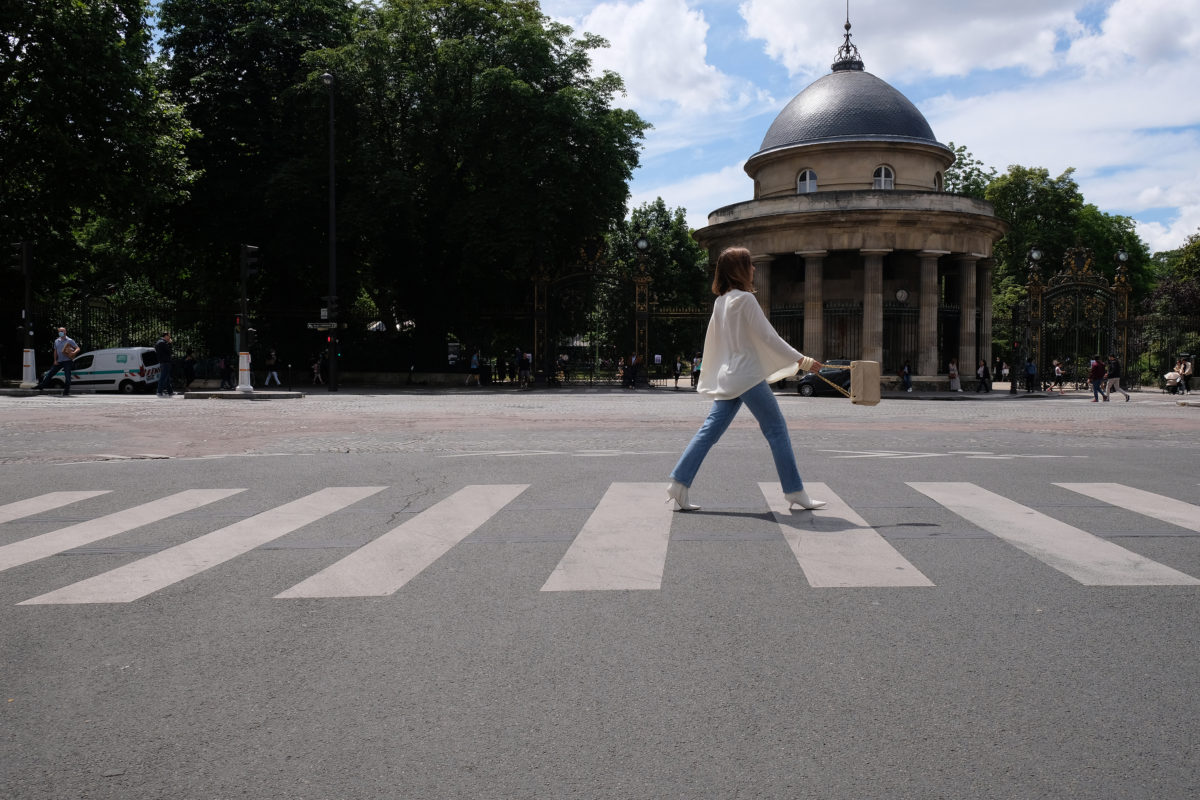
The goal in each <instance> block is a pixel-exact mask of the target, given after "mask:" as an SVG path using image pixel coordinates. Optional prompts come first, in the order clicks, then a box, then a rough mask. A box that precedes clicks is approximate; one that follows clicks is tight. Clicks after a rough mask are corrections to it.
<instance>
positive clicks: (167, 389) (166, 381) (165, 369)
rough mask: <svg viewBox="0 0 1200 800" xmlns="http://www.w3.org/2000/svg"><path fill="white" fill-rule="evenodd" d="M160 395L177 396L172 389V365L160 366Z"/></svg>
mask: <svg viewBox="0 0 1200 800" xmlns="http://www.w3.org/2000/svg"><path fill="white" fill-rule="evenodd" d="M158 394H160V395H164V394H175V392H174V391H173V390H172V389H171V365H170V364H159V365H158Z"/></svg>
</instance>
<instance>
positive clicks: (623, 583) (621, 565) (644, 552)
mask: <svg viewBox="0 0 1200 800" xmlns="http://www.w3.org/2000/svg"><path fill="white" fill-rule="evenodd" d="M673 508H674V504H673V503H669V502H667V484H666V482H665V481H663V482H658V483H614V484H612V485H610V486H609V487H608V491H606V492H605V493H604V497H602V498H600V503H599V504H598V505H597V506H596V508H595V510H594V511H592V515H591V516H590V517H588V520H587V522H585V523H584V525H583V529H582V530H581V531H580V532H579V535H578V536H576V537H575V540H574V541H573V542H571V546H570V547H569V548H567V552H566V554H564V555H563V557H562V560H561V561H559V562H558V566H557V567H555V568H554V572H552V573H551V574H550V577H549V578H548V579H547V580H546V583H545V584H544V585H543V586H542V591H543V592H580V591H595V590H600V591H614V590H617V591H619V590H622V589H652V590H653V589H660V588H661V587H662V576H663V570H664V569H665V567H666V563H667V541H668V540H669V539H670V537H671V519H672V509H673Z"/></svg>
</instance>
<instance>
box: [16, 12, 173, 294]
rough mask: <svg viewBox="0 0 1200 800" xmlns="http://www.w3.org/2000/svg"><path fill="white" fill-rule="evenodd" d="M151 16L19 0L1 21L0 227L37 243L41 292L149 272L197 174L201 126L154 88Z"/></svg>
mask: <svg viewBox="0 0 1200 800" xmlns="http://www.w3.org/2000/svg"><path fill="white" fill-rule="evenodd" d="M147 12H148V3H147V2H146V1H145V0H110V1H109V2H80V0H37V2H33V1H32V0H23V1H22V2H10V3H6V4H5V5H4V11H3V13H2V14H0V30H3V31H4V34H5V35H4V36H3V37H0V93H2V96H0V198H3V207H2V212H3V216H2V217H0V229H2V233H3V235H4V236H5V237H7V238H6V239H5V241H17V240H25V241H31V242H33V243H34V264H35V266H36V271H35V285H36V288H37V289H39V290H40V292H44V293H47V294H54V293H57V292H59V291H60V290H62V288H63V287H71V286H77V287H82V288H84V289H88V290H90V289H94V288H95V287H96V286H98V285H99V284H101V283H103V282H105V281H106V280H119V279H120V275H121V274H122V273H123V272H126V271H128V270H136V269H138V268H139V267H144V266H145V261H144V253H145V251H147V250H150V249H153V247H154V241H153V234H152V233H150V232H151V231H154V230H155V229H156V228H157V224H158V214H157V212H159V211H161V210H162V209H163V208H165V207H168V206H170V205H172V204H175V203H178V202H179V201H181V200H182V199H183V198H184V197H185V196H186V192H187V189H188V186H189V184H190V183H191V181H192V180H193V178H194V173H193V172H192V171H191V169H189V167H188V165H187V163H186V161H185V159H184V143H185V142H186V141H187V140H188V139H189V138H190V137H191V136H192V135H193V131H192V129H191V128H190V126H189V125H188V123H187V122H186V121H185V119H184V117H183V115H182V114H181V113H180V111H179V109H178V107H177V106H175V105H174V104H173V103H172V101H171V98H170V96H169V95H167V94H164V93H162V92H160V91H159V90H158V89H157V88H156V86H155V76H154V71H153V69H152V68H151V66H150V64H149V57H150V28H149V24H148V21H147ZM99 232H104V235H103V236H101V237H100V238H101V239H102V240H103V241H100V242H98V241H97V239H96V236H95V234H97V233H99ZM93 248H99V249H102V250H105V251H106V252H107V253H109V254H112V253H113V252H114V251H116V252H118V253H122V254H123V257H120V258H112V259H106V257H105V255H103V254H101V255H99V257H98V258H96V259H92V258H91V257H90V256H89V253H90V252H91V251H92V250H93ZM139 254H141V257H139ZM106 265H107V268H108V269H109V270H111V271H112V272H113V273H114V274H110V275H108V276H105V275H104V274H103V272H104V269H105V268H106ZM98 270H99V272H98ZM51 271H53V273H56V274H51Z"/></svg>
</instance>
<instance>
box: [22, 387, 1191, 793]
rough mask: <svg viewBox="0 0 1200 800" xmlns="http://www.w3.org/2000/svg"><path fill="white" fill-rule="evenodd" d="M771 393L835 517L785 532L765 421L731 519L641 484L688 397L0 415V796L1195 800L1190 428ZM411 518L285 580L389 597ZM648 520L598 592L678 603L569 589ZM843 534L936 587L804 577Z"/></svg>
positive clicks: (721, 495)
mask: <svg viewBox="0 0 1200 800" xmlns="http://www.w3.org/2000/svg"><path fill="white" fill-rule="evenodd" d="M781 404H782V406H783V408H784V411H785V414H786V415H787V417H788V419H789V421H790V422H791V428H792V432H793V438H794V443H795V447H796V450H797V454H798V460H799V463H800V468H801V474H802V475H803V476H804V478H805V480H806V482H809V483H810V484H821V485H822V488H823V489H825V490H826V492H827V493H828V496H829V497H830V498H831V499H834V498H836V500H837V501H838V502H839V503H840V504H842V506H843V510H842V511H838V512H836V513H834V512H819V513H818V514H810V513H808V512H803V513H801V512H796V513H795V514H774V513H773V512H772V510H771V509H772V506H771V504H770V501H771V495H770V492H771V490H770V486H769V485H770V484H771V483H772V482H774V481H775V480H776V479H775V476H774V474H773V469H772V466H771V461H770V457H769V453H768V450H767V448H766V444H765V442H764V441H763V440H762V438H761V436H760V435H759V433H758V431H757V429H756V427H755V425H754V423H753V421H752V420H751V419H750V417H749V415H745V418H739V419H738V420H737V421H736V422H735V423H734V426H733V427H732V428H731V429H730V431H729V433H728V434H727V435H726V438H725V439H724V440H723V441H722V442H721V444H720V445H718V447H717V448H716V449H715V450H714V451H713V453H712V454H711V456H710V458H709V460H708V461H707V462H706V463H705V465H704V467H703V468H702V470H701V472H700V474H699V476H698V478H697V481H696V484H695V486H694V487H693V490H692V499H693V500H694V501H696V502H698V503H700V504H701V505H702V506H703V507H704V508H703V510H702V511H700V512H697V513H691V514H682V513H676V514H668V513H664V512H663V509H662V507H660V506H659V505H657V504H654V505H651V503H650V502H649V501H648V500H643V499H641V496H640V495H638V494H637V492H638V491H640V489H639V488H638V487H641V486H642V485H643V484H656V483H657V484H662V488H663V489H665V477H666V475H667V473H668V472H669V471H670V469H671V467H672V466H673V464H674V462H675V460H676V458H677V457H678V455H679V452H680V451H681V450H682V448H683V446H684V445H685V444H686V443H687V441H688V439H689V437H690V436H691V434H692V432H693V431H694V430H695V428H696V427H697V426H698V424H699V423H700V421H701V419H702V418H703V415H704V413H705V410H706V404H705V403H704V402H702V401H700V400H699V399H698V398H696V397H695V396H694V395H693V394H691V393H689V392H682V391H681V392H678V393H676V392H673V391H669V390H653V391H639V392H636V393H633V392H625V393H622V392H599V393H588V392H546V393H543V392H525V393H518V392H513V391H506V390H497V391H490V390H475V391H471V392H463V391H455V392H442V393H435V392H415V393H395V394H377V395H376V394H367V393H351V392H345V391H344V392H341V393H337V394H329V393H321V394H315V395H312V396H310V397H307V398H304V399H302V400H294V401H275V402H233V401H221V400H202V401H197V400H179V399H177V400H157V399H155V398H153V397H129V398H127V397H118V396H82V397H79V398H67V399H64V398H57V397H49V396H47V397H0V797H3V798H12V799H13V800H26V799H28V800H50V799H52V798H89V799H90V798H124V799H126V800H127V799H128V798H167V797H169V798H179V799H181V800H182V799H185V798H196V799H197V800H199V799H201V798H203V799H205V800H208V799H210V798H242V797H252V798H263V799H264V800H273V799H274V798H279V799H280V800H283V799H284V798H286V799H287V800H334V799H336V798H347V799H351V798H353V799H355V800H357V799H358V798H362V799H363V800H368V799H375V798H821V799H822V800H826V799H836V800H841V799H843V798H844V799H845V800H851V799H852V798H853V799H854V800H859V799H861V798H878V797H905V798H953V799H954V800H963V799H965V798H1006V799H1008V798H1151V797H1153V798H1180V799H1181V800H1182V799H1183V798H1194V797H1196V796H1197V794H1198V793H1200V714H1198V712H1200V700H1198V698H1200V668H1198V664H1200V659H1198V643H1200V633H1198V631H1200V585H1196V583H1197V582H1196V578H1200V469H1198V468H1197V466H1198V464H1200V409H1198V408H1196V407H1184V406H1180V405H1178V404H1176V402H1175V398H1170V397H1167V396H1165V395H1161V394H1148V393H1146V394H1137V395H1135V397H1134V400H1133V401H1132V402H1129V403H1125V402H1114V403H1097V404H1092V403H1089V402H1088V401H1087V398H1086V397H1085V396H1084V395H1082V394H1079V395H1075V396H1068V397H1066V398H1057V397H1055V398H1029V397H1025V396H1018V397H1015V398H1012V397H1007V396H1001V395H996V396H993V397H991V398H989V399H986V400H983V399H981V400H978V401H976V400H975V399H974V398H969V399H966V400H963V401H961V402H909V401H905V400H897V399H891V400H885V401H884V402H883V403H881V404H880V405H879V406H876V407H873V408H865V407H855V406H851V405H850V404H849V402H848V401H845V400H840V399H834V398H809V399H802V398H799V397H796V396H794V395H787V396H783V397H781ZM743 413H745V412H743ZM760 483H761V484H768V487H767V488H766V489H763V488H760V486H759V484H760ZM1085 484H1086V485H1088V486H1093V487H1094V486H1095V485H1097V484H1100V485H1102V486H1101V492H1100V493H1101V497H1103V498H1105V499H1104V500H1101V499H1096V498H1094V497H1089V496H1087V495H1086V494H1083V493H1081V485H1085ZM1112 484H1115V485H1116V487H1114V486H1111V485H1112ZM777 485H778V484H777V483H775V486H776V487H777ZM332 487H362V488H361V491H359V494H360V495H361V497H356V498H343V499H342V500H336V499H335V498H333V497H332V496H331V493H330V492H329V491H328V490H330V489H331V488H332ZM478 487H484V488H478ZM489 487H490V488H489ZM495 487H521V488H519V490H518V489H517V488H513V489H512V490H511V492H510V494H512V493H515V494H512V496H511V497H509V496H507V495H506V496H505V497H501V498H500V499H496V497H495V496H493V494H494V490H495ZM630 487H632V488H630ZM191 490H228V491H229V492H232V490H241V491H237V492H234V493H227V494H226V496H223V497H220V498H218V499H215V500H212V501H211V502H207V503H203V504H200V505H196V506H194V507H193V508H191V509H190V510H177V509H175V508H174V507H171V506H170V504H171V503H172V502H174V501H172V500H170V499H169V498H171V497H173V496H176V495H178V494H179V493H181V492H187V491H191ZM810 490H811V487H810ZM1129 490H1140V491H1141V492H1143V493H1150V495H1149V496H1147V495H1145V494H1138V493H1136V492H1130V491H1129ZM73 491H74V492H98V493H99V492H102V493H100V494H96V495H95V496H91V497H87V498H83V499H78V500H76V501H74V502H68V503H64V504H61V505H58V506H55V507H53V508H46V509H44V510H41V511H36V512H34V513H28V514H26V515H23V516H14V515H15V514H18V513H19V512H20V510H21V509H22V508H24V509H26V510H28V509H29V508H30V506H28V505H27V504H28V503H29V502H31V501H32V500H33V499H34V498H39V497H43V496H44V495H47V494H50V493H54V492H73ZM506 491H507V490H506ZM654 491H655V492H657V491H658V490H654ZM939 491H941V492H943V494H941V495H939V494H938V492H939ZM489 492H493V494H489ZM630 492H633V493H632V494H630ZM812 493H813V494H814V495H815V494H817V492H816V491H813V492H812ZM647 496H648V495H647ZM614 498H615V500H614ZM972 498H975V499H977V501H978V502H979V503H980V504H981V505H980V506H979V507H978V509H977V510H974V511H972V510H969V509H968V510H966V511H963V510H962V509H961V508H960V509H959V510H958V511H956V510H955V509H954V507H953V506H955V504H957V503H958V502H959V501H962V502H968V501H971V499H972ZM662 499H663V500H665V499H666V496H665V492H662ZM46 502H51V501H46ZM1147 503H1148V505H1147ZM1180 503H1182V504H1184V505H1179V504H1180ZM17 504H26V505H17ZM306 504H307V505H306ZM339 504H340V505H339ZM309 506H312V507H311V508H310V507H309ZM6 509H7V511H6ZM139 509H140V511H139ZM314 509H315V510H314ZM845 509H848V511H846V510H845ZM1167 512H1170V513H1167ZM6 513H7V514H8V516H7V517H6V516H5V514H6ZM138 514H140V515H141V516H137V515H138ZM160 514H161V515H162V516H160ZM306 514H307V515H308V516H305V515H306ZM1156 515H1157V516H1156ZM133 517H136V519H134V520H133V521H130V519H131V518H133ZM859 518H861V522H858V523H853V522H852V521H851V520H852V519H859ZM6 519H7V521H4V520H6ZM480 519H482V521H479V520H480ZM822 519H823V520H824V521H822ZM106 520H109V521H113V522H111V524H113V525H117V522H116V521H119V520H125V522H124V525H125V528H124V529H123V530H120V531H117V529H116V528H113V529H112V530H111V531H109V530H105V529H103V525H104V524H109V523H106V522H105V521H106ZM89 526H90V527H89ZM823 526H824V527H823ZM1055 526H1057V527H1055ZM1068 528H1069V530H1067V529H1068ZM64 530H67V531H73V533H70V535H69V536H68V535H67V534H62V533H59V532H61V531H64ZM398 530H399V531H407V532H408V539H407V540H406V541H405V542H403V543H396V544H395V546H396V547H401V546H403V547H407V548H411V549H410V550H408V551H405V552H406V553H409V554H411V553H416V552H421V553H424V555H425V557H426V561H427V564H424V566H422V565H421V564H418V565H417V566H416V567H413V568H412V569H411V570H410V571H411V573H412V574H411V575H406V576H405V577H404V578H403V583H402V585H400V586H399V587H398V588H394V590H392V591H390V592H386V593H381V594H375V595H371V596H333V595H334V594H335V593H334V592H332V591H326V589H323V588H319V589H318V590H317V592H316V593H317V594H318V595H321V593H322V592H325V594H324V595H322V596H304V597H300V596H279V595H288V593H289V592H292V593H295V591H296V589H297V587H300V586H304V585H309V586H311V585H312V584H311V580H315V579H314V576H318V575H320V576H323V577H329V576H330V575H332V574H334V572H336V571H335V570H334V569H333V568H334V567H335V566H336V565H338V564H339V563H340V562H342V560H343V559H349V561H348V562H347V563H349V564H352V565H354V568H353V569H351V570H349V572H350V573H351V574H350V576H349V578H348V580H350V581H351V584H348V585H351V586H359V585H360V584H359V583H355V582H356V581H362V582H364V583H369V582H370V580H372V579H375V578H382V579H384V580H387V579H391V578H393V577H394V576H395V574H396V571H397V570H396V568H395V564H396V563H397V562H396V561H394V560H392V559H394V558H395V555H394V553H393V554H389V551H388V550H387V548H386V547H384V546H383V545H384V544H386V543H389V542H390V543H395V542H396V537H397V536H399V535H400V534H396V533H395V532H396V531H398ZM89 531H91V533H90V534H89V533H88V532H89ZM630 531H632V532H634V533H635V535H633V536H631V537H629V538H628V542H629V543H631V546H635V547H636V546H639V545H640V544H642V543H653V541H655V537H659V536H661V537H662V542H663V544H664V547H665V550H664V553H663V557H662V558H661V560H660V561H655V556H653V555H649V556H646V557H644V558H643V559H642V563H633V564H629V563H622V564H621V565H620V566H619V568H617V569H613V570H611V571H609V572H607V573H604V575H603V576H602V577H603V578H604V580H609V581H612V582H613V583H614V585H616V586H621V585H626V584H623V583H622V582H623V581H634V580H644V579H645V578H646V574H649V578H650V581H651V583H653V582H654V581H655V580H657V585H656V586H654V587H653V588H642V589H628V588H607V589H578V588H576V589H572V588H571V586H570V581H571V580H575V578H573V577H571V574H570V573H569V571H568V572H567V573H563V570H564V564H565V563H567V562H569V561H570V559H569V558H567V556H568V554H571V553H574V552H576V550H575V548H576V546H577V544H579V543H585V540H587V538H588V536H589V535H592V534H598V535H601V536H603V535H609V534H612V535H615V536H620V535H622V534H623V533H628V532H630ZM1071 531H1076V532H1078V533H1071ZM643 532H644V533H643ZM88 536H92V537H94V538H93V539H92V540H90V541H84V539H86V538H87V537H88ZM667 536H669V541H668V539H667V538H666V537H667ZM1072 536H1077V537H1078V538H1079V541H1080V542H1082V544H1081V545H1080V547H1079V548H1077V549H1076V550H1074V551H1072V550H1070V549H1069V548H1070V542H1071V541H1073V540H1072V538H1071V537H1072ZM55 537H67V538H64V539H62V542H65V544H63V543H60V546H59V547H58V549H57V550H56V549H55V546H53V543H54V542H55V541H58V540H57V539H56V538H55ZM70 537H75V538H73V539H72V538H70ZM1023 537H1026V538H1036V537H1043V538H1039V539H1038V540H1037V542H1035V543H1032V544H1031V543H1030V542H1029V541H1025V542H1022V538H1023ZM851 538H853V539H854V541H861V542H863V543H873V544H872V546H873V547H880V546H881V547H882V548H883V549H884V550H886V551H887V552H888V554H889V555H890V557H893V558H897V559H899V561H898V562H897V563H899V564H900V565H901V567H903V568H901V567H897V568H896V569H895V571H896V572H897V573H899V572H905V573H906V574H909V575H915V576H919V577H923V578H925V579H927V580H926V585H889V581H890V578H889V576H888V575H887V574H872V575H871V577H869V578H866V579H864V580H863V582H864V583H866V584H868V585H857V586H822V585H814V576H818V575H821V574H823V573H822V569H824V568H826V567H831V566H832V567H833V568H834V569H835V571H836V569H838V568H840V567H843V566H846V564H850V565H851V566H850V568H849V569H848V571H847V574H848V575H850V576H851V580H854V579H855V576H857V575H862V574H865V573H862V572H861V570H859V569H858V567H857V566H854V564H857V563H858V562H855V561H854V559H855V558H856V557H857V556H856V555H855V554H854V553H838V554H836V555H834V556H828V555H827V554H826V557H823V556H821V555H820V554H818V555H812V554H809V555H802V554H799V551H798V549H797V548H801V549H802V548H803V547H804V546H806V545H805V542H808V543H809V544H812V543H816V546H825V545H831V546H834V547H837V546H841V545H842V544H844V543H845V542H846V541H848V540H850V539H851ZM22 543H24V544H22ZM30 543H48V544H46V545H45V551H44V552H41V551H39V552H35V553H34V554H33V555H32V556H29V555H26V556H21V553H25V552H27V551H26V550H22V549H21V548H22V547H25V546H27V545H30ZM68 545H69V546H68ZM1060 545H1061V547H1062V548H1065V549H1061V550H1056V548H1059V547H1060ZM610 546H614V545H612V540H608V545H603V544H602V545H601V546H600V547H598V548H592V549H591V550H590V551H588V550H587V548H586V547H584V548H582V550H581V552H583V555H584V556H585V557H586V556H588V555H589V553H590V555H591V556H595V557H598V558H600V559H601V560H600V561H599V562H596V563H599V564H600V567H596V566H595V564H592V565H591V566H590V567H589V566H586V565H585V570H586V569H591V570H592V572H593V573H595V574H600V573H601V572H603V570H604V569H606V567H605V566H604V565H605V563H606V562H604V559H605V558H610V560H611V557H613V554H612V552H610V550H611V547H610ZM606 547H610V550H606V549H605V548H606ZM203 548H206V549H203ZM221 548H226V549H225V550H222V549H221ZM1106 548H1111V550H1110V549H1106ZM356 553H358V554H360V555H359V556H358V557H357V558H358V561H355V560H354V559H355V555H354V554H356ZM364 554H365V556H364ZM405 557H406V558H410V559H411V558H412V556H411V555H406V556H405ZM23 558H24V559H27V560H22V559H23ZM5 559H8V561H7V562H6V560H5ZM172 559H174V560H172ZM823 559H824V560H823ZM16 562H20V563H16ZM1081 562H1088V563H1087V565H1086V566H1080V563H1081ZM422 563H424V562H422ZM611 563H615V562H611ZM6 565H7V566H6ZM143 565H145V568H144V569H143ZM151 566H153V569H151ZM376 567H378V568H376ZM172 569H174V570H183V572H181V573H179V574H173V573H172V572H171V570H172ZM1155 570H1165V571H1166V574H1168V575H1181V576H1182V578H1179V579H1177V580H1175V582H1174V583H1172V582H1171V579H1168V580H1166V581H1165V584H1166V585H1154V584H1153V582H1152V581H1150V580H1149V578H1148V577H1147V576H1152V575H1155V574H1158V573H1156V572H1155ZM560 573H562V576H565V577H563V580H565V581H566V582H567V584H568V585H567V586H566V588H565V589H563V588H561V587H560V589H559V590H555V591H548V590H544V587H547V586H548V581H549V579H550V577H551V576H552V575H556V574H560ZM635 573H636V574H635ZM164 575H165V576H166V577H164ZM1113 575H1116V576H1118V577H1117V578H1113V577H1112V576H1113ZM1089 576H1090V577H1089ZM1105 576H1108V577H1105ZM560 577H561V576H560ZM1122 577H1123V578H1128V581H1127V583H1129V584H1132V585H1117V584H1118V582H1119V580H1120V579H1121V578H1122ZM1143 579H1145V580H1143ZM330 580H333V578H330ZM1188 580H1190V581H1192V582H1191V583H1188ZM306 582H307V583H306ZM817 582H819V581H817ZM1139 582H1141V583H1142V584H1143V585H1137V584H1138V583H1139ZM1162 583H1164V582H1162V581H1160V584H1162ZM325 585H327V584H325ZM121 592H125V595H124V596H125V597H126V598H130V597H131V598H132V599H119V595H120V593H121Z"/></svg>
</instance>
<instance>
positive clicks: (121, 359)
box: [50, 347, 159, 394]
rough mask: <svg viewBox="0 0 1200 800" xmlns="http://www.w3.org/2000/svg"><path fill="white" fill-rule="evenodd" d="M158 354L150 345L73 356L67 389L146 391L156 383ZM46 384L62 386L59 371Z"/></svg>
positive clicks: (95, 351) (124, 392)
mask: <svg viewBox="0 0 1200 800" xmlns="http://www.w3.org/2000/svg"><path fill="white" fill-rule="evenodd" d="M158 369H159V367H158V353H156V352H154V348H153V347H113V348H110V349H108V350H90V351H88V352H86V353H80V354H79V355H77V356H75V358H74V361H73V363H72V366H71V391H75V390H77V389H86V390H89V391H118V392H121V393H122V394H132V393H133V392H140V391H146V390H147V389H149V388H151V387H157V385H158ZM50 385H51V386H53V387H54V388H56V389H61V388H62V386H63V379H62V373H61V372H60V373H58V374H57V375H55V376H54V379H53V380H51V381H50Z"/></svg>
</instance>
